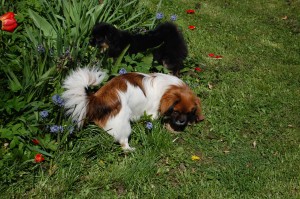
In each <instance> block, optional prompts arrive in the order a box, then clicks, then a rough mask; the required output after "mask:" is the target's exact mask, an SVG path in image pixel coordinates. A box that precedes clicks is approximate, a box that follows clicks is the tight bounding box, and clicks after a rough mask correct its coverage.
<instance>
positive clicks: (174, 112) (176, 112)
mask: <svg viewBox="0 0 300 199" xmlns="http://www.w3.org/2000/svg"><path fill="white" fill-rule="evenodd" d="M172 114H173V115H174V116H177V115H179V114H180V113H179V112H178V111H173V113H172Z"/></svg>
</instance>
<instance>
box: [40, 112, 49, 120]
mask: <svg viewBox="0 0 300 199" xmlns="http://www.w3.org/2000/svg"><path fill="white" fill-rule="evenodd" d="M48 115H49V112H48V111H46V110H45V111H41V112H40V116H41V118H42V119H45V118H47V117H48Z"/></svg>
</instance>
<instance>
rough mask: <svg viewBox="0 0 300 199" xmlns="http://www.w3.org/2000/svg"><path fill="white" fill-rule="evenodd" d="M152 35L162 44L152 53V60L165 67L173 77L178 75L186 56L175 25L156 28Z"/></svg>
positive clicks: (184, 46)
mask: <svg viewBox="0 0 300 199" xmlns="http://www.w3.org/2000/svg"><path fill="white" fill-rule="evenodd" d="M149 34H151V33H149ZM152 34H153V35H155V36H154V37H155V38H156V39H157V40H159V41H160V42H162V43H163V44H162V46H161V47H159V48H158V49H156V50H155V51H154V53H153V56H154V59H155V60H157V61H158V62H159V63H162V64H163V65H165V66H166V67H167V68H168V69H169V70H171V71H172V72H173V74H174V75H178V74H179V71H180V69H182V68H183V60H184V59H185V58H186V57H187V55H188V49H187V46H186V42H185V41H184V37H183V35H182V33H181V32H180V31H179V30H178V28H177V26H176V25H175V24H173V23H170V22H166V23H163V24H160V25H159V26H157V28H156V29H154V30H153V33H152Z"/></svg>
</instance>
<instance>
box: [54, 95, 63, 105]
mask: <svg viewBox="0 0 300 199" xmlns="http://www.w3.org/2000/svg"><path fill="white" fill-rule="evenodd" d="M52 101H53V103H54V104H56V105H58V106H64V105H65V102H64V100H63V98H61V97H60V96H59V95H58V94H56V95H53V96H52Z"/></svg>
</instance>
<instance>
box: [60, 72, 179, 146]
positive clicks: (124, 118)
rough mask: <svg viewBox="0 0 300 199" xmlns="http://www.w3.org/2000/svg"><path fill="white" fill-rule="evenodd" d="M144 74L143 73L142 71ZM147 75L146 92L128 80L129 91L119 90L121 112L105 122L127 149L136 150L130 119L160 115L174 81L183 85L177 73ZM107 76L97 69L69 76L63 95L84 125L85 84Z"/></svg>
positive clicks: (67, 105) (64, 85) (74, 118)
mask: <svg viewBox="0 0 300 199" xmlns="http://www.w3.org/2000/svg"><path fill="white" fill-rule="evenodd" d="M141 74H142V73H141ZM142 75H144V76H145V77H144V79H143V87H144V91H145V94H146V96H145V94H144V93H143V91H142V90H141V89H140V88H139V87H135V86H133V85H131V84H130V83H129V82H127V90H126V91H125V92H121V91H117V92H118V96H119V100H120V101H121V105H122V107H121V109H120V111H119V113H118V114H117V115H115V116H113V117H110V118H109V119H108V121H107V123H106V124H105V126H104V130H106V131H107V132H108V133H109V134H110V135H112V136H113V137H114V138H115V140H116V141H118V142H119V143H120V144H121V146H122V148H123V149H124V150H133V149H132V148H131V147H130V146H129V144H128V137H129V135H130V133H131V125H130V121H135V120H138V119H139V118H140V117H141V116H143V115H144V112H146V113H147V114H148V115H152V117H153V118H154V119H155V118H157V117H158V116H159V112H158V111H159V106H160V100H161V98H162V96H163V94H164V93H165V92H166V90H167V89H168V88H169V87H170V86H171V85H182V84H183V82H182V81H181V80H180V79H178V78H177V77H174V76H171V75H166V74H160V73H155V74H150V75H147V74H142ZM103 78H104V73H103V72H101V71H99V70H96V69H88V68H83V69H78V70H76V71H74V72H73V73H71V75H70V76H69V77H68V78H67V79H66V80H65V82H64V84H63V87H64V88H65V89H66V91H65V92H64V93H63V98H64V99H65V101H66V104H65V106H66V109H67V114H69V115H71V117H72V118H73V120H77V121H78V122H79V123H78V126H79V127H81V126H82V124H83V121H84V119H85V117H86V111H87V109H86V107H87V104H88V101H87V96H86V91H85V88H86V87H87V86H90V85H97V84H99V83H100V82H101V81H102V80H103Z"/></svg>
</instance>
